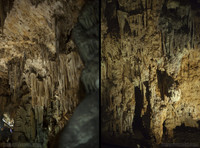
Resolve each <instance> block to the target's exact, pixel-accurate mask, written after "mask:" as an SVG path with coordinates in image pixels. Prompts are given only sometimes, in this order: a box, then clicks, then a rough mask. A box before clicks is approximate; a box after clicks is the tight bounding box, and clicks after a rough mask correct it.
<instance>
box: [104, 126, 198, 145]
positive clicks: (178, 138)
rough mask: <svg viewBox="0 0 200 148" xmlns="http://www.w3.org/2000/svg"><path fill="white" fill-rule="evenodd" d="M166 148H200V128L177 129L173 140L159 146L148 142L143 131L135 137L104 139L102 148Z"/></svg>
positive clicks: (125, 135) (165, 141) (166, 140)
mask: <svg viewBox="0 0 200 148" xmlns="http://www.w3.org/2000/svg"><path fill="white" fill-rule="evenodd" d="M151 147H152V148H164V147H170V148H172V147H178V148H182V147H186V148H200V130H199V129H198V128H192V127H185V126H180V127H177V128H175V130H174V137H173V139H163V142H162V144H160V145H157V144H155V143H154V142H152V141H151V140H147V139H146V138H145V137H144V135H143V134H142V132H141V131H139V130H138V131H135V134H134V135H130V134H124V136H123V137H114V136H108V137H106V138H105V137H104V138H102V145H101V148H151Z"/></svg>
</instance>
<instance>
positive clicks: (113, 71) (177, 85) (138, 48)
mask: <svg viewBox="0 0 200 148" xmlns="http://www.w3.org/2000/svg"><path fill="white" fill-rule="evenodd" d="M199 8H200V1H198V0H192V1H189V0H184V1H178V0H161V1H157V0H134V1H130V0H126V1H124V0H110V1H105V0H103V1H102V12H101V14H102V18H101V21H102V22H101V28H102V34H101V39H102V41H101V45H102V51H101V54H102V60H101V78H102V81H101V84H102V86H101V89H102V91H101V93H102V97H101V107H102V134H103V137H106V136H107V137H108V135H109V136H110V135H112V136H113V137H114V136H115V137H120V136H121V137H123V136H124V135H127V134H128V135H129V136H130V135H131V136H133V137H134V136H137V135H138V134H137V131H138V130H140V131H142V136H143V137H145V138H146V139H151V140H153V141H154V142H156V143H161V142H162V141H163V142H166V141H168V140H169V141H170V138H173V135H174V134H173V131H174V129H175V128H176V127H178V126H181V125H183V124H184V125H185V126H189V127H195V128H196V129H199V124H198V123H199V122H198V121H199V120H200V100H199V96H200V91H199V84H200V80H199V70H200V68H199V58H200V40H199V37H200V27H199V26H200V21H199V20H200V19H199V16H200V15H199V14H200V12H199ZM145 135H146V136H145ZM197 142H198V139H197Z"/></svg>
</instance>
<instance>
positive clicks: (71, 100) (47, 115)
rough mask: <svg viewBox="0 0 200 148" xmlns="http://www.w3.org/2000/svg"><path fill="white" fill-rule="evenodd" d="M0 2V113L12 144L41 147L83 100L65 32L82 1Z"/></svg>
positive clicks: (75, 59) (77, 62) (75, 57)
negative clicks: (9, 123)
mask: <svg viewBox="0 0 200 148" xmlns="http://www.w3.org/2000/svg"><path fill="white" fill-rule="evenodd" d="M1 2H2V3H3V6H4V7H3V11H1V12H0V15H1V22H3V23H1V27H2V29H3V33H2V31H1V35H0V113H1V114H3V113H8V114H9V115H10V116H11V118H13V119H14V122H15V124H14V129H13V133H12V137H11V139H10V140H11V141H12V142H13V143H16V142H21V143H39V146H41V147H46V146H47V143H48V142H49V141H50V142H51V141H52V139H54V136H55V135H56V134H57V133H58V132H59V131H60V130H61V129H62V128H63V127H64V125H65V124H66V123H67V121H68V120H69V119H70V117H71V114H72V113H73V110H74V109H75V108H76V106H77V105H78V103H79V102H80V98H83V96H81V95H80V94H82V95H83V94H84V90H83V86H81V84H80V74H81V71H82V69H83V63H82V61H81V59H80V57H79V54H78V53H77V52H76V47H75V44H74V43H73V41H72V39H71V31H72V29H73V27H74V25H75V24H76V22H77V17H78V15H79V11H80V10H81V8H82V6H83V4H84V1H82V0H73V1H71V0H67V1H66V0H58V1H57V0H51V1H50V0H14V1H13V0H8V1H6V0H1ZM8 8H9V9H8ZM5 16H6V17H5ZM2 18H3V19H2ZM2 24H4V25H2Z"/></svg>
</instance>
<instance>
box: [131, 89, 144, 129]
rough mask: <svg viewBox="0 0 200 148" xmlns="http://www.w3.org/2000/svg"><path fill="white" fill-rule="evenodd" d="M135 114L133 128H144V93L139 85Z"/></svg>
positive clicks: (136, 91) (136, 93) (136, 94)
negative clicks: (142, 114)
mask: <svg viewBox="0 0 200 148" xmlns="http://www.w3.org/2000/svg"><path fill="white" fill-rule="evenodd" d="M135 101H136V105H135V116H134V120H133V130H135V129H138V128H139V129H141V128H142V118H141V111H142V107H143V95H142V91H141V90H140V88H139V87H135Z"/></svg>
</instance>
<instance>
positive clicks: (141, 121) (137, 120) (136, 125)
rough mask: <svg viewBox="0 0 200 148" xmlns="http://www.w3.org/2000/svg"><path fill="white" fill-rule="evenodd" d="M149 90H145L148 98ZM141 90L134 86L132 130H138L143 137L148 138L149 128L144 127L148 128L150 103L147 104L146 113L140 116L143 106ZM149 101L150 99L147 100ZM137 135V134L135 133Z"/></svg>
mask: <svg viewBox="0 0 200 148" xmlns="http://www.w3.org/2000/svg"><path fill="white" fill-rule="evenodd" d="M149 93H150V92H149V91H147V94H146V95H147V96H148V98H149ZM143 94H144V93H143V90H140V88H139V87H135V102H136V105H135V116H134V119H133V124H132V127H133V132H135V131H140V132H141V133H142V135H143V137H144V139H146V140H147V139H150V136H149V130H148V129H147V128H146V127H149V128H150V103H149V106H148V113H147V115H146V116H145V117H144V116H143V117H141V112H142V108H143V103H144V102H143V101H144V95H143ZM149 101H150V100H149ZM146 124H147V125H146ZM136 133H137V132H136ZM136 136H137V135H136Z"/></svg>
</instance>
